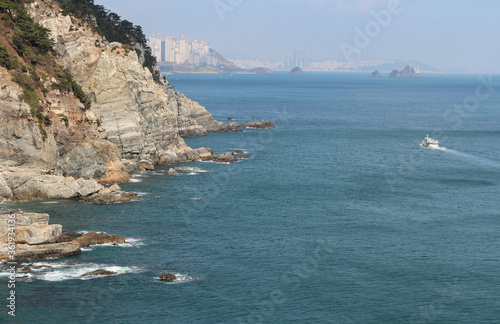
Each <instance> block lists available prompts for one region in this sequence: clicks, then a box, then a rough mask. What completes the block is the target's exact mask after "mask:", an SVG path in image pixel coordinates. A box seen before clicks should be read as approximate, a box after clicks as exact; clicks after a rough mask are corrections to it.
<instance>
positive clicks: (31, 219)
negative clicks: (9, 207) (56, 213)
mask: <svg viewBox="0 0 500 324" xmlns="http://www.w3.org/2000/svg"><path fill="white" fill-rule="evenodd" d="M11 229H13V232H12V231H11ZM61 234H62V226H61V225H57V224H53V225H49V215H47V214H37V213H22V212H19V211H17V212H15V213H12V214H0V260H19V259H39V258H48V257H65V256H70V255H75V254H78V253H80V252H81V249H80V244H79V243H77V242H63V243H56V242H57V241H58V240H59V238H60V237H61ZM9 243H10V244H11V246H15V249H14V251H15V254H9V251H12V250H13V249H10V248H9ZM12 244H15V245H12ZM11 257H12V258H11Z"/></svg>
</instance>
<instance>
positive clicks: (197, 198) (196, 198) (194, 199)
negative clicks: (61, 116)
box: [189, 198, 201, 201]
mask: <svg viewBox="0 0 500 324" xmlns="http://www.w3.org/2000/svg"><path fill="white" fill-rule="evenodd" d="M189 200H196V201H198V200H201V198H189Z"/></svg>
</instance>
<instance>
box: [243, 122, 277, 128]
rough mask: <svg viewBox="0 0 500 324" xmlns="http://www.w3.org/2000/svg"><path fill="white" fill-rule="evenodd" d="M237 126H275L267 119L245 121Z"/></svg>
mask: <svg viewBox="0 0 500 324" xmlns="http://www.w3.org/2000/svg"><path fill="white" fill-rule="evenodd" d="M238 127H239V128H256V129H264V128H275V126H274V124H273V122H270V121H267V120H258V121H253V122H247V123H244V124H241V125H239V126H238Z"/></svg>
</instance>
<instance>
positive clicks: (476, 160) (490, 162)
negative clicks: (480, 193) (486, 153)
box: [433, 146, 500, 168]
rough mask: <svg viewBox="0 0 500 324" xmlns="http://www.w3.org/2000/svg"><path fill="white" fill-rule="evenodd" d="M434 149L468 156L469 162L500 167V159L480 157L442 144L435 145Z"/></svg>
mask: <svg viewBox="0 0 500 324" xmlns="http://www.w3.org/2000/svg"><path fill="white" fill-rule="evenodd" d="M433 149H434V150H439V151H443V152H447V153H451V154H454V155H457V156H460V157H463V158H466V159H467V160H468V161H469V162H474V163H475V164H480V165H484V166H489V167H495V168H500V161H496V160H492V159H487V158H484V157H480V156H476V155H472V154H468V153H464V152H460V151H457V150H452V149H449V148H446V147H441V146H439V147H435V148H433Z"/></svg>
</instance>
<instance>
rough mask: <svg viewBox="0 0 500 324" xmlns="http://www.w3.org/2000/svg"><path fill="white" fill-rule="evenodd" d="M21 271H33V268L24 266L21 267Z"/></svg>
mask: <svg viewBox="0 0 500 324" xmlns="http://www.w3.org/2000/svg"><path fill="white" fill-rule="evenodd" d="M21 271H22V272H28V271H31V268H30V267H23V268H21Z"/></svg>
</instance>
